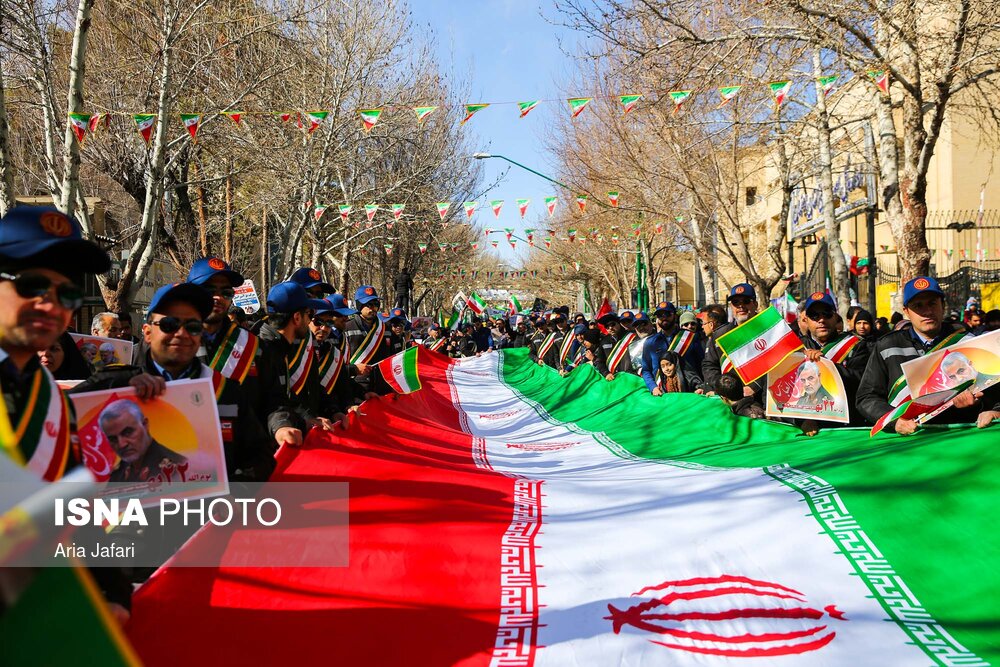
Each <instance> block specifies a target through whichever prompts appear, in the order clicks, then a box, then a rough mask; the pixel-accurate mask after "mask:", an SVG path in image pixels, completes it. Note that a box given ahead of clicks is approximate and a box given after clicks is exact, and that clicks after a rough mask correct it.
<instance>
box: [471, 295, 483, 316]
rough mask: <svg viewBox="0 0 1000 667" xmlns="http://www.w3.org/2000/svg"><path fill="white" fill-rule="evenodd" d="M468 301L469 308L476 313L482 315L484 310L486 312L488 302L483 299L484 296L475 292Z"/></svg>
mask: <svg viewBox="0 0 1000 667" xmlns="http://www.w3.org/2000/svg"><path fill="white" fill-rule="evenodd" d="M466 303H468V304H469V308H470V309H471V310H472V312H474V313H475V314H476V315H482V314H483V313H484V312H486V302H485V301H483V297H481V296H479V295H478V294H476V293H475V292H473V293H472V295H471V296H470V297H469V299H468V301H467V302H466Z"/></svg>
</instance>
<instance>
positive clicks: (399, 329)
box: [380, 308, 410, 357]
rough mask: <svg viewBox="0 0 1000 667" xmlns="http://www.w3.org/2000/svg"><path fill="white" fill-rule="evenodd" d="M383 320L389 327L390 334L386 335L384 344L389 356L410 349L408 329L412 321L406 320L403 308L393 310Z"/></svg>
mask: <svg viewBox="0 0 1000 667" xmlns="http://www.w3.org/2000/svg"><path fill="white" fill-rule="evenodd" d="M380 317H381V316H380ZM382 320H383V321H384V322H385V323H386V324H387V325H389V333H388V335H386V337H385V343H384V345H385V346H386V348H387V356H390V357H391V356H392V355H394V354H399V353H400V352H402V351H403V350H405V349H406V348H407V347H409V344H408V338H409V336H408V334H407V332H406V327H407V326H409V324H410V321H409V320H408V319H406V311H404V310H403V309H402V308H393V309H392V310H390V311H389V314H388V315H386V316H385V317H383V318H382Z"/></svg>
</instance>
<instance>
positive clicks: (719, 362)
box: [696, 283, 765, 406]
mask: <svg viewBox="0 0 1000 667" xmlns="http://www.w3.org/2000/svg"><path fill="white" fill-rule="evenodd" d="M726 301H727V302H728V303H729V307H730V309H731V310H732V313H733V319H732V321H730V322H728V323H726V324H723V325H722V326H719V327H716V328H715V330H714V331H713V332H712V335H711V337H709V339H708V341H707V343H706V345H705V359H704V361H702V364H701V375H702V379H703V381H704V382H703V384H702V387H703V389H699V390H697V391H696V393H702V391H710V390H711V388H712V387H715V383H716V382H717V381H718V379H719V378H720V377H722V375H723V374H728V375H733V376H734V377H736V378H739V375H738V374H737V373H736V371H735V370H733V365H732V364H731V363H730V362H729V359H727V358H726V356H725V354H723V352H722V350H721V349H719V345H718V343H716V342H715V341H716V340H718V338H719V337H720V336H722V335H723V334H726V333H728V332H730V331H732V330H733V329H735V328H736V327H738V326H740V325H742V324H743V323H745V322H746V321H747V320H749V319H750V318H751V317H753V316H754V315H756V314H757V308H758V304H757V292H755V291H754V288H753V286H752V285H750V284H749V283H740V284H738V285H733V288H732V289H731V290H729V296H728V297H726ZM741 382H742V380H741ZM764 385H765V378H761V379H759V380H756V381H754V382H751V383H750V384H748V385H746V386H745V387H743V396H744V397H746V398H749V397H750V396H755V397H756V398H757V400H756V401H755V403H756V404H759V405H760V406H763V405H764V389H765V387H764Z"/></svg>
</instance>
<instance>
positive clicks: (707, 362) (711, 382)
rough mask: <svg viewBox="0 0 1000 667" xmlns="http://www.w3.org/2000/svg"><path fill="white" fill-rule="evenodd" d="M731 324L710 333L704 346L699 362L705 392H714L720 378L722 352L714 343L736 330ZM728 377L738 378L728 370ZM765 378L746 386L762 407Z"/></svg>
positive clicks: (735, 373) (732, 371) (736, 374)
mask: <svg viewBox="0 0 1000 667" xmlns="http://www.w3.org/2000/svg"><path fill="white" fill-rule="evenodd" d="M736 326H737V325H736V324H735V323H733V322H727V323H726V324H723V325H722V326H720V327H719V328H718V329H716V330H715V331H713V332H712V335H711V336H709V338H708V341H707V343H706V345H705V358H704V360H703V361H702V362H701V377H702V380H703V382H704V387H705V390H706V391H715V383H716V381H717V380H718V379H719V378H720V377H722V361H721V360H722V350H720V349H719V344H718V343H717V342H716V340H718V338H719V337H720V336H722V335H723V334H725V333H727V332H729V331H732V330H733V329H735V328H736ZM729 375H732V376H734V377H737V378H738V377H739V374H738V373H737V372H736V371H735V370H730V371H729ZM766 381H767V376H766V375H765V376H764V377H762V378H760V379H759V380H755V381H753V382H751V383H750V384H749V385H748V386H749V387H750V388H751V389H753V392H754V397H755V399H756V401H757V403H758V404H760V405H764V390H765V386H764V385H765V384H766Z"/></svg>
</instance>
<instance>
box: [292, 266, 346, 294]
mask: <svg viewBox="0 0 1000 667" xmlns="http://www.w3.org/2000/svg"><path fill="white" fill-rule="evenodd" d="M288 280H289V282H293V283H298V284H300V285H302V286H303V287H305V288H306V289H312V288H313V287H320V288H322V289H323V292H324V293H326V294H332V293H333V292H336V291H337V290H336V289H335V288H334V287H333V285H331V284H330V283H325V282H323V276H321V275H320V273H319V271H317V270H316V269H314V268H312V267H309V266H303V267H302V268H301V269H295V272H294V273H292V275H291V276H290V277H289V278H288Z"/></svg>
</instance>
